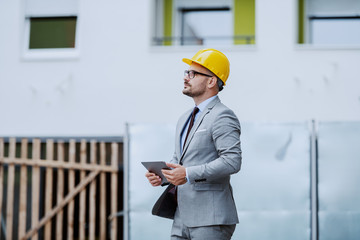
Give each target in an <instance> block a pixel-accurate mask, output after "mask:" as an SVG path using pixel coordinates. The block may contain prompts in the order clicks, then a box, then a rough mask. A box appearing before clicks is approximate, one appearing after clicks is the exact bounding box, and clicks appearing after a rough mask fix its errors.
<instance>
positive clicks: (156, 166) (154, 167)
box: [141, 161, 171, 186]
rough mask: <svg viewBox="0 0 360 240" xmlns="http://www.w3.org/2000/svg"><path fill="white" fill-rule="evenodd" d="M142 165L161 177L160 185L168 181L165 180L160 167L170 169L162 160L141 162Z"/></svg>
mask: <svg viewBox="0 0 360 240" xmlns="http://www.w3.org/2000/svg"><path fill="white" fill-rule="evenodd" d="M141 163H142V165H144V167H145V168H146V169H147V170H148V171H149V172H152V173H155V174H156V175H158V176H159V177H160V178H161V185H162V186H163V185H167V184H169V182H168V181H167V179H166V177H165V176H164V175H163V174H162V172H161V169H168V170H171V168H169V167H168V166H166V163H165V162H164V161H155V162H141Z"/></svg>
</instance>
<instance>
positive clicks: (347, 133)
mask: <svg viewBox="0 0 360 240" xmlns="http://www.w3.org/2000/svg"><path fill="white" fill-rule="evenodd" d="M318 151H319V154H318V155H319V157H318V174H319V182H318V192H319V193H318V195H319V197H318V198H319V215H318V216H319V239H320V240H335V239H347V240H355V239H356V240H358V239H360V187H359V183H360V122H352V123H349V122H347V123H324V122H320V123H319V130H318Z"/></svg>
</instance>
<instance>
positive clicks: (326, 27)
mask: <svg viewBox="0 0 360 240" xmlns="http://www.w3.org/2000/svg"><path fill="white" fill-rule="evenodd" d="M298 14H299V24H298V30H299V33H298V43H300V44H302V43H307V44H314V45H358V44H360V31H359V29H360V16H359V14H360V1H359V0H355V1H353V0H312V1H311V0H298Z"/></svg>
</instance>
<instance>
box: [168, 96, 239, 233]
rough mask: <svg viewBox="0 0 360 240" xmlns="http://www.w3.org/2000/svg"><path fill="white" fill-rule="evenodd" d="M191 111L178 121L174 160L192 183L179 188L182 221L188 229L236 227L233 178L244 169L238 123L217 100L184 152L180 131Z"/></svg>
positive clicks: (195, 128) (199, 120)
mask: <svg viewBox="0 0 360 240" xmlns="http://www.w3.org/2000/svg"><path fill="white" fill-rule="evenodd" d="M191 111H192V109H191V110H189V111H188V112H186V113H185V114H184V115H182V116H181V117H180V119H179V121H178V124H177V127H176V137H175V153H174V157H173V159H172V160H171V162H173V163H182V164H183V166H184V167H186V168H187V173H188V180H189V182H187V183H186V184H184V185H180V186H178V193H177V196H178V207H179V213H180V218H181V220H182V222H183V223H184V224H185V225H186V226H188V227H199V226H209V225H222V224H225V225H226V224H236V223H238V216H237V211H236V207H235V202H234V199H233V193H232V188H231V185H230V175H231V174H234V173H236V172H238V171H240V167H241V147H240V123H239V120H238V119H237V117H236V116H235V114H234V113H233V111H231V110H230V109H229V108H227V107H226V106H225V105H223V104H222V103H221V102H220V99H219V98H218V97H216V98H215V99H214V100H212V101H211V102H210V103H209V104H208V106H207V109H205V110H204V111H203V112H201V113H200V115H199V116H198V117H197V119H196V121H195V123H194V126H193V128H192V129H191V131H190V133H189V136H188V139H187V142H186V145H185V147H184V150H183V152H182V153H181V149H180V137H181V132H182V131H183V128H184V126H185V124H186V122H187V120H188V119H189V116H190V114H191Z"/></svg>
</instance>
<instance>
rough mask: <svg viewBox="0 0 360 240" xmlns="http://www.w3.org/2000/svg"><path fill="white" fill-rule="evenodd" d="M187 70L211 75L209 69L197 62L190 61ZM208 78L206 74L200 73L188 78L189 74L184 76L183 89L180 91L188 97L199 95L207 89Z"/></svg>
mask: <svg viewBox="0 0 360 240" xmlns="http://www.w3.org/2000/svg"><path fill="white" fill-rule="evenodd" d="M188 70H189V71H195V72H199V73H203V74H206V75H211V73H210V71H209V70H207V69H206V68H204V67H203V66H201V65H199V64H197V63H192V64H191V65H190V67H189V69H188ZM208 79H209V77H208V76H204V75H201V74H195V76H194V78H192V79H190V77H189V76H184V89H183V91H182V92H183V94H185V95H187V96H189V97H199V96H201V95H203V94H204V93H205V92H206V90H207V83H208Z"/></svg>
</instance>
